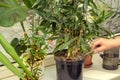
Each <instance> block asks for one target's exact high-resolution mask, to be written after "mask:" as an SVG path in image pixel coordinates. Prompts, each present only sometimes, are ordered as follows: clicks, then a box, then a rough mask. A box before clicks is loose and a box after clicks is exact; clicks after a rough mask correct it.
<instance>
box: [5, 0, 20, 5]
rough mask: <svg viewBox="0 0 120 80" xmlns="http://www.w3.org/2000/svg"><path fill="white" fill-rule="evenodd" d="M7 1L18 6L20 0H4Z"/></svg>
mask: <svg viewBox="0 0 120 80" xmlns="http://www.w3.org/2000/svg"><path fill="white" fill-rule="evenodd" d="M4 2H5V3H7V4H10V5H12V6H18V5H19V3H18V0H4Z"/></svg>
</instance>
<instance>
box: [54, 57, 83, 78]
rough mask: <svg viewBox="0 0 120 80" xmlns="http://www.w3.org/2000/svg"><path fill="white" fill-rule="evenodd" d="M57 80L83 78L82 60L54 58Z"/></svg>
mask: <svg viewBox="0 0 120 80" xmlns="http://www.w3.org/2000/svg"><path fill="white" fill-rule="evenodd" d="M55 61H56V70H57V80H82V79H83V72H82V69H83V60H79V61H71V60H67V61H63V60H61V59H60V58H56V57H55Z"/></svg>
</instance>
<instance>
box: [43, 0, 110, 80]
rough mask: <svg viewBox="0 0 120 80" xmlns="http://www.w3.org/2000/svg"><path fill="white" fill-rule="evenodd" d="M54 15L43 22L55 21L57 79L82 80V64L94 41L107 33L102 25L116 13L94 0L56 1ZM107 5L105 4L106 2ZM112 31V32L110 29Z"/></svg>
mask: <svg viewBox="0 0 120 80" xmlns="http://www.w3.org/2000/svg"><path fill="white" fill-rule="evenodd" d="M51 4H52V5H51V6H50V7H49V8H50V9H49V8H48V10H46V11H49V12H50V10H51V15H49V17H48V18H47V19H46V20H43V21H42V22H41V25H43V26H44V24H43V23H45V22H46V23H51V22H52V24H48V25H49V27H46V26H44V27H45V29H48V30H50V29H51V28H52V31H53V35H52V36H51V39H55V40H56V47H55V49H54V53H55V61H56V67H57V80H82V64H83V62H84V59H85V56H86V54H89V53H90V51H91V48H90V41H91V40H92V39H94V38H96V37H99V36H101V34H102V33H103V32H107V30H105V29H104V27H102V26H100V24H101V23H102V22H104V21H105V20H106V19H108V18H109V17H110V16H111V15H112V12H108V11H105V10H100V9H99V7H98V5H96V3H95V2H94V1H93V0H52V1H51ZM104 5H105V4H104ZM108 33H109V32H108Z"/></svg>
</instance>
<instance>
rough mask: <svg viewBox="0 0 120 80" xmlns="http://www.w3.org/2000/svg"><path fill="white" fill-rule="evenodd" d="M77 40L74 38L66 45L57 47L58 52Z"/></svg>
mask: <svg viewBox="0 0 120 80" xmlns="http://www.w3.org/2000/svg"><path fill="white" fill-rule="evenodd" d="M76 39H77V37H76V38H73V39H71V40H69V41H67V42H66V43H64V44H62V45H60V46H59V48H58V50H63V49H65V48H66V47H68V46H69V45H70V44H71V43H72V42H73V41H75V40H76Z"/></svg>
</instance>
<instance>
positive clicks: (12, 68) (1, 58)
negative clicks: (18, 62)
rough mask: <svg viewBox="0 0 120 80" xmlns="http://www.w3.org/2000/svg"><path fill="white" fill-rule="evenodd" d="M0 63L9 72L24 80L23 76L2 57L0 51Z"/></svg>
mask: <svg viewBox="0 0 120 80" xmlns="http://www.w3.org/2000/svg"><path fill="white" fill-rule="evenodd" d="M0 62H2V63H3V64H4V65H5V66H6V67H7V68H8V69H9V70H10V71H12V72H13V73H14V74H15V75H17V76H18V77H19V78H21V79H23V80H25V79H24V76H23V74H22V73H21V72H20V71H19V70H18V69H17V68H16V67H15V66H14V65H13V64H12V63H11V62H10V61H9V59H8V58H7V57H6V56H5V55H3V53H2V52H1V51H0Z"/></svg>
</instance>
